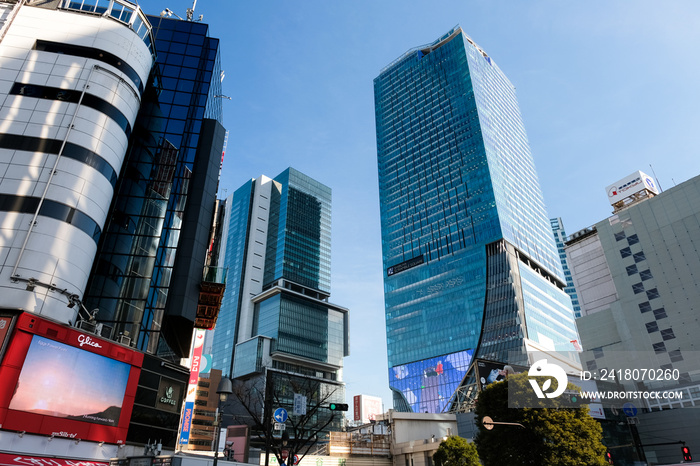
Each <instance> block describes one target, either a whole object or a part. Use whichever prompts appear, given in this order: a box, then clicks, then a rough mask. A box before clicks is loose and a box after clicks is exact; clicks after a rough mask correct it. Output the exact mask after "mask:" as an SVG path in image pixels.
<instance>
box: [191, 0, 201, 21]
mask: <svg viewBox="0 0 700 466" xmlns="http://www.w3.org/2000/svg"><path fill="white" fill-rule="evenodd" d="M196 6H197V0H194V1H193V2H192V8H188V9H187V21H194V9H195V7H196ZM203 18H204V15H199V19H198V20H197V21H201V20H202V19H203Z"/></svg>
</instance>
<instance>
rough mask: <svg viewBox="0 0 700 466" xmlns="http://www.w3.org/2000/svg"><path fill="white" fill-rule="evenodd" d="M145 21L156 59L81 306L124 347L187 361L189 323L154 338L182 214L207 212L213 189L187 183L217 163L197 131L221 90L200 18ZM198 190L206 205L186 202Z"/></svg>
mask: <svg viewBox="0 0 700 466" xmlns="http://www.w3.org/2000/svg"><path fill="white" fill-rule="evenodd" d="M148 20H149V21H150V22H151V24H152V26H153V36H154V37H155V43H154V44H153V45H154V46H155V50H156V54H157V60H156V63H155V65H154V67H153V70H152V72H151V76H150V78H149V83H148V85H147V86H146V89H145V91H144V94H143V99H142V106H141V109H140V111H139V114H138V117H137V121H136V124H135V125H134V130H133V134H132V136H131V138H130V142H129V148H128V151H127V157H126V160H125V162H124V165H123V168H122V173H121V175H120V177H119V181H118V182H117V186H116V194H115V197H114V200H113V202H112V206H111V208H110V215H109V218H108V219H107V223H106V226H105V229H104V234H103V237H102V238H101V241H100V244H99V245H98V252H97V256H96V260H95V263H94V264H95V265H94V266H93V271H92V273H91V279H90V281H89V283H88V287H87V291H86V293H85V303H86V306H88V307H90V308H93V307H94V308H99V309H100V312H99V314H98V316H97V317H98V320H100V321H101V322H104V323H105V324H107V325H110V326H113V327H114V331H115V334H122V335H124V336H128V337H129V338H130V339H131V340H132V345H133V346H136V347H137V348H139V349H141V350H143V351H148V352H149V353H153V354H158V355H160V356H163V357H172V358H173V359H174V360H178V361H179V359H180V357H187V352H188V349H189V339H190V338H191V327H189V328H188V329H185V327H186V326H185V325H183V324H184V321H182V320H180V321H179V322H178V323H177V324H175V325H172V326H169V331H170V333H169V334H168V335H166V336H164V333H163V332H164V331H165V330H164V327H165V326H164V320H165V319H167V318H168V315H169V314H172V311H170V310H169V309H168V306H169V303H168V294H169V292H170V291H171V290H170V286H171V280H172V277H173V275H174V273H175V272H174V268H175V264H176V258H177V253H178V248H179V247H182V242H181V241H180V236H181V232H182V229H183V225H184V223H183V222H184V221H185V218H186V216H187V215H188V214H187V210H188V209H189V208H191V209H196V210H202V209H209V208H211V209H213V196H214V193H215V192H216V187H215V186H214V187H212V186H206V187H204V186H203V185H201V184H196V183H195V182H194V180H195V178H196V177H197V176H199V177H200V178H199V179H201V178H202V177H204V176H205V173H204V172H203V171H202V170H203V166H204V164H206V163H209V161H208V160H203V159H205V158H206V159H210V158H211V157H217V159H216V162H217V165H218V164H219V163H220V157H221V151H220V150H219V151H218V153H216V149H212V147H211V144H212V142H211V139H215V138H213V134H210V133H207V131H206V129H205V128H207V127H208V126H207V123H206V122H207V120H212V121H214V122H217V123H216V124H219V125H220V124H221V123H222V120H223V116H222V110H221V99H219V98H214V96H215V95H219V94H221V81H220V79H219V74H220V71H221V64H220V57H219V40H218V39H215V38H211V37H208V26H207V25H206V24H204V23H200V22H191V21H179V20H172V19H167V18H162V17H159V16H148ZM221 143H223V138H221ZM205 148H206V149H205ZM198 166H199V167H200V168H197V167H198ZM198 170H199V175H198V173H197V171H198ZM195 184H196V186H197V187H193V186H195ZM212 189H213V190H212ZM203 190H212V192H211V193H210V196H211V197H212V205H211V206H209V205H205V206H202V205H196V206H190V205H189V204H188V199H189V198H191V197H192V196H193V195H194V196H195V197H196V199H198V200H199V199H202V192H201V191H203ZM198 191H199V192H198ZM189 215H192V214H189ZM206 229H207V230H208V227H207V228H206ZM190 233H191V232H190ZM205 234H206V235H208V232H205ZM185 247H189V248H192V247H193V245H192V244H188V245H186V246H185ZM203 259H204V258H202V260H203ZM173 317H183V316H173ZM187 320H193V318H192V319H189V318H188V319H187Z"/></svg>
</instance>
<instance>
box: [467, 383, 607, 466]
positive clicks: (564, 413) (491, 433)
mask: <svg viewBox="0 0 700 466" xmlns="http://www.w3.org/2000/svg"><path fill="white" fill-rule="evenodd" d="M550 383H551V382H550ZM554 384H556V381H554ZM540 385H541V386H542V384H540ZM567 388H569V389H575V390H578V389H577V388H576V387H575V386H573V385H570V386H569V387H567ZM509 389H510V390H512V392H511V402H513V401H514V400H517V402H518V403H519V405H520V406H524V407H521V408H509V407H508V393H509ZM544 401H546V402H547V403H548V404H547V406H550V407H547V408H532V407H531V406H540V405H542V402H543V400H538V399H537V398H536V397H535V395H534V392H533V390H532V388H531V386H530V384H529V381H528V374H527V373H523V374H517V375H511V376H509V377H508V379H507V380H504V381H502V382H498V383H494V384H491V385H489V386H488V387H487V388H486V389H485V390H483V391H482V392H481V393H480V394H479V399H478V400H477V403H476V416H477V421H478V423H479V433H478V434H477V437H476V439H475V443H476V447H477V449H478V451H479V457H480V458H481V460H482V461H483V463H484V465H485V466H500V465H504V464H507V465H508V466H521V465H522V466H525V465H536V466H542V465H547V466H604V465H605V464H607V463H606V462H605V459H604V456H603V455H604V454H605V451H606V448H605V446H604V445H603V444H602V443H601V439H602V428H601V426H600V424H599V423H598V422H597V421H596V420H595V419H593V418H592V417H591V416H590V415H589V414H588V407H587V406H583V407H579V408H561V407H558V406H561V403H560V402H558V401H557V400H556V399H547V400H544ZM528 406H530V407H528ZM484 416H489V417H490V418H491V419H492V420H493V421H494V422H513V423H519V424H522V425H523V426H524V428H522V427H518V426H512V425H493V426H492V427H493V428H492V429H491V430H487V429H486V428H485V427H484V425H483V424H482V422H481V421H482V419H483V417H484Z"/></svg>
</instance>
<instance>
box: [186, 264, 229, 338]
mask: <svg viewBox="0 0 700 466" xmlns="http://www.w3.org/2000/svg"><path fill="white" fill-rule="evenodd" d="M227 270H228V269H226V268H224V267H204V272H203V274H202V282H201V283H200V284H199V300H198V302H197V317H196V318H195V321H194V326H195V328H205V329H213V328H214V326H215V325H216V319H217V317H218V316H219V311H220V310H221V300H222V299H223V297H224V290H225V289H226V272H227Z"/></svg>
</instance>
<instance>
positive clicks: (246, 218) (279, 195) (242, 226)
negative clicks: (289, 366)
mask: <svg viewBox="0 0 700 466" xmlns="http://www.w3.org/2000/svg"><path fill="white" fill-rule="evenodd" d="M263 185H266V186H268V187H267V188H266V187H264V186H263ZM268 189H269V191H268ZM254 209H259V210H256V212H257V213H253V210H254ZM225 223H226V225H225V229H224V231H223V233H222V234H223V235H224V237H225V238H226V240H225V241H224V242H223V247H222V249H223V250H222V255H223V265H224V266H225V267H228V270H229V271H228V278H227V287H226V291H225V293H224V298H223V302H222V307H221V312H220V314H219V319H218V322H217V326H216V330H215V332H214V340H213V345H212V356H213V363H212V364H213V367H216V368H221V369H222V370H224V372H227V371H229V373H232V374H234V375H235V374H240V373H241V372H240V371H239V368H237V367H234V366H233V362H234V361H235V360H241V361H242V360H246V361H248V360H254V359H255V357H254V354H253V353H254V352H257V351H258V350H257V347H255V346H254V345H253V344H252V343H248V342H249V339H250V338H253V337H255V336H258V335H261V336H264V337H267V338H270V339H271V343H270V351H272V352H276V353H280V354H285V355H287V356H288V357H290V358H304V359H305V360H307V361H317V362H319V363H321V364H322V365H329V366H328V370H329V372H330V373H332V374H331V375H330V376H331V377H335V371H334V370H332V367H335V368H340V367H342V359H343V357H344V356H346V355H347V353H348V351H347V330H346V328H347V315H346V312H343V311H342V310H339V309H336V308H337V306H333V305H330V304H329V303H328V302H327V298H328V296H329V293H330V242H331V236H330V235H331V230H330V228H331V190H330V189H329V188H328V187H326V186H324V185H323V184H321V183H319V182H317V181H315V180H313V179H311V178H309V177H308V176H306V175H304V174H302V173H300V172H299V171H297V170H295V169H293V168H289V169H287V170H285V171H284V172H282V173H281V174H280V175H278V176H277V177H275V178H274V179H272V180H270V179H267V178H261V179H260V180H251V181H249V182H248V183H246V184H245V185H243V186H242V187H241V188H239V189H238V190H236V192H235V193H234V194H233V195H232V196H230V197H229V198H228V199H227V200H226V220H225ZM273 288H274V290H272V289H273ZM270 290H272V291H270ZM265 292H268V294H266V295H264V296H262V297H258V295H262V294H264V293H265ZM239 343H240V345H239ZM237 345H238V346H237ZM234 349H235V351H234ZM239 351H248V352H250V353H251V354H249V355H245V356H243V355H239V354H238V352H239ZM234 353H235V354H234ZM302 365H303V364H302ZM246 371H247V369H246ZM244 372H245V371H244ZM246 373H247V372H246Z"/></svg>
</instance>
